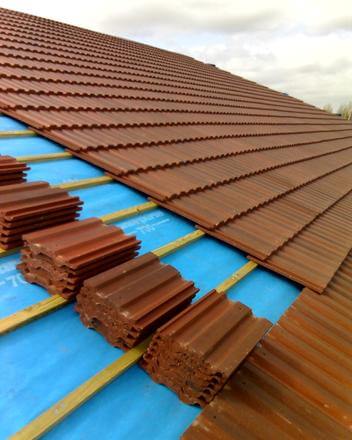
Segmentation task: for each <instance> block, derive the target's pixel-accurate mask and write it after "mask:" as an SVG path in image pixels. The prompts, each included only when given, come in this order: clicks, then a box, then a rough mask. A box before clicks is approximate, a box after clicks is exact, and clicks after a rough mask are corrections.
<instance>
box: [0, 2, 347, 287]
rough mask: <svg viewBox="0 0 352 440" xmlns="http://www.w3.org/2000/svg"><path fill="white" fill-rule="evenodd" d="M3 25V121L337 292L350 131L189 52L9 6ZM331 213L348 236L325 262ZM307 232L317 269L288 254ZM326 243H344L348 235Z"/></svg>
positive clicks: (273, 264)
mask: <svg viewBox="0 0 352 440" xmlns="http://www.w3.org/2000/svg"><path fill="white" fill-rule="evenodd" d="M0 17H1V20H0V29H1V37H0V41H1V45H2V48H1V57H0V65H1V76H0V109H1V110H2V111H3V112H5V113H7V114H9V115H12V116H14V117H16V118H18V119H21V120H23V121H24V122H26V123H28V124H30V125H31V126H32V127H34V128H35V129H36V130H37V131H39V132H40V133H42V134H43V135H45V136H47V137H49V138H51V139H53V140H55V141H58V142H60V143H62V144H63V145H65V146H67V147H68V148H70V149H71V151H72V152H73V153H74V154H75V155H77V156H79V157H81V158H84V159H85V160H87V161H89V162H92V163H94V164H96V165H99V166H101V167H102V168H104V169H106V170H107V171H109V172H110V173H112V174H113V175H114V176H115V177H116V178H117V179H118V180H120V181H123V182H124V183H126V184H128V185H130V186H133V187H136V188H138V189H140V190H142V191H144V192H146V193H147V194H149V195H151V196H153V197H154V198H156V199H157V201H158V202H159V203H160V204H162V205H163V206H165V207H167V208H169V209H171V210H173V211H175V212H177V213H180V214H182V215H184V216H185V217H187V218H189V219H191V220H193V221H195V222H197V223H198V224H199V225H201V226H202V227H203V228H206V229H207V230H208V231H211V232H212V233H213V234H214V235H216V236H217V237H218V238H220V239H222V240H224V241H227V242H229V243H231V244H234V245H235V246H238V247H240V248H241V249H243V250H245V251H247V252H248V253H250V254H251V255H253V256H254V257H256V258H258V259H259V260H260V262H262V263H263V264H265V265H267V266H269V267H270V268H271V269H273V270H275V271H278V272H280V273H284V274H286V275H289V276H290V277H291V278H293V279H295V280H297V281H299V282H301V283H303V284H305V285H306V286H309V287H311V288H314V289H315V290H317V291H322V290H323V289H324V288H325V287H326V285H327V283H328V282H329V280H330V279H331V277H332V276H333V274H334V273H335V271H336V270H337V268H338V267H339V265H340V264H341V263H342V261H343V258H344V257H345V255H346V254H347V252H348V251H349V249H350V248H351V246H352V230H351V227H350V224H349V223H348V222H347V219H348V217H349V216H350V215H351V213H350V212H349V210H348V209H340V208H339V207H337V208H336V204H337V203H340V201H341V203H342V204H346V200H347V199H346V197H348V194H349V192H350V191H351V190H352V177H351V172H352V124H351V123H350V122H347V121H344V120H343V119H341V118H339V117H337V116H334V115H331V114H328V113H326V112H324V111H322V110H319V109H317V108H315V107H313V106H311V105H308V104H305V103H303V102H302V101H300V100H297V99H294V98H292V97H289V96H286V95H284V94H282V93H279V92H276V91H273V90H270V89H268V88H267V87H264V86H260V85H258V84H256V83H254V82H252V81H248V80H245V79H243V78H241V77H239V76H235V75H232V74H230V73H228V72H225V71H222V70H220V69H217V68H216V67H214V66H211V65H207V64H204V63H201V62H199V61H196V60H194V59H193V58H191V57H188V56H184V55H179V54H175V53H172V52H168V51H165V50H161V49H157V48H153V47H150V46H146V45H143V44H140V43H134V42H131V41H127V40H124V39H121V38H116V37H111V36H107V35H103V34H100V33H97V32H92V31H88V30H84V29H80V28H77V27H74V26H69V25H65V24H61V23H57V22H54V21H51V20H46V19H42V18H37V17H33V16H30V15H26V14H21V13H17V12H12V11H8V10H5V9H0ZM342 182H345V183H344V184H342ZM335 187H336V189H335ZM347 205H348V203H347ZM332 209H335V210H336V209H338V210H339V216H340V220H341V223H342V225H346V228H345V229H346V233H345V238H344V241H343V246H342V248H343V249H342V248H341V249H340V248H339V251H338V252H337V254H336V258H335V257H334V258H333V259H331V261H329V263H328V264H327V265H324V264H321V259H320V256H321V247H320V238H319V233H320V232H321V229H319V228H320V226H319V225H318V226H316V222H317V221H318V220H319V218H320V217H321V216H323V215H325V214H326V215H327V216H328V217H334V216H335V214H334V212H331V210H332ZM263 217H265V219H269V221H267V223H266V225H265V228H263V230H262V229H261V227H260V231H261V233H260V237H261V238H262V240H258V233H257V228H258V225H261V224H262V220H263ZM288 219H289V220H290V221H288ZM328 223H329V224H330V221H328ZM308 227H312V228H313V229H314V230H315V229H317V228H318V229H317V230H318V235H317V234H316V233H314V234H312V235H311V237H310V238H309V243H310V245H309V250H308V251H303V252H304V255H307V259H309V260H310V261H311V266H312V267H314V269H315V270H314V271H310V270H308V271H307V270H306V269H305V265H306V262H307V259H305V258H303V259H302V258H297V259H296V263H295V267H294V268H292V264H291V257H290V256H289V255H288V256H287V258H286V257H285V256H284V257H282V252H281V251H284V249H285V247H287V246H288V247H289V248H291V247H296V243H295V242H293V240H298V241H300V240H301V235H302V234H303V233H305V230H306V228H308ZM327 227H328V228H329V226H327ZM275 229H278V234H277V236H276V234H275V237H273V234H272V231H273V230H275ZM329 240H330V242H331V243H332V246H333V248H337V247H340V241H341V237H340V235H339V234H338V233H337V228H335V229H333V230H332V232H331V233H330V238H329ZM304 248H306V246H304ZM278 253H280V256H278V257H277V254H278ZM316 272H318V273H316Z"/></svg>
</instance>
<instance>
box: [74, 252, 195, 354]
mask: <svg viewBox="0 0 352 440" xmlns="http://www.w3.org/2000/svg"><path fill="white" fill-rule="evenodd" d="M197 291H198V289H197V288H195V287H194V283H193V282H191V281H186V280H184V279H183V278H182V277H181V275H180V273H179V272H178V271H177V270H176V269H175V268H174V267H172V266H170V265H168V264H164V263H162V262H161V261H160V260H159V258H158V257H156V256H155V255H154V254H152V253H148V254H145V255H142V256H140V257H138V258H135V259H134V260H131V261H128V262H126V263H125V264H122V265H120V266H118V267H114V268H112V269H110V270H108V271H105V272H103V273H101V274H99V275H97V276H94V277H93V278H90V279H88V280H86V281H85V282H84V285H83V287H82V289H81V291H80V293H79V295H78V296H77V311H78V312H79V314H80V318H81V320H82V322H83V324H84V325H86V326H87V327H90V328H94V329H95V330H97V331H98V332H100V333H101V334H102V335H103V336H104V337H105V338H106V339H107V341H108V342H109V343H110V344H112V345H114V346H117V347H120V348H124V349H126V348H131V347H134V346H135V345H137V344H138V343H139V342H141V341H142V340H143V339H144V338H145V337H147V336H148V335H150V334H151V333H152V332H153V331H155V330H156V329H157V328H158V327H159V326H160V325H162V324H164V323H165V322H166V321H167V320H168V319H170V318H172V317H173V316H174V315H175V314H177V313H178V312H180V311H181V310H183V309H184V308H185V307H187V306H188V305H189V304H190V302H191V300H192V298H193V297H194V295H195V294H196V293H197Z"/></svg>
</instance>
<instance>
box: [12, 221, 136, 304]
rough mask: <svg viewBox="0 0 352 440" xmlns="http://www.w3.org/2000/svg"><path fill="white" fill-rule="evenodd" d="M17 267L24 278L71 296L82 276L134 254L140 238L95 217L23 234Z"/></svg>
mask: <svg viewBox="0 0 352 440" xmlns="http://www.w3.org/2000/svg"><path fill="white" fill-rule="evenodd" d="M24 240H25V246H24V248H23V249H22V251H21V257H22V258H21V263H20V264H19V266H18V268H19V269H20V270H21V272H22V274H23V275H24V277H25V278H26V280H27V281H29V282H31V283H36V284H40V285H41V286H43V287H45V288H46V289H47V290H48V292H49V293H51V294H54V295H55V294H57V295H61V296H63V297H64V298H67V299H70V298H72V297H74V296H75V295H76V294H77V293H78V291H79V289H80V288H81V286H82V283H83V281H84V280H85V279H87V278H90V277H92V276H94V275H96V274H98V273H100V272H103V271H105V270H107V269H108V268H110V267H113V266H116V265H118V264H121V263H124V262H125V261H128V260H130V259H131V258H134V257H135V256H136V255H137V250H138V249H139V246H140V241H138V240H136V237H135V236H131V235H125V234H124V233H123V231H122V230H121V229H120V228H118V227H116V226H107V225H104V223H103V222H102V221H101V220H99V219H95V218H90V219H86V220H83V221H76V222H71V223H66V224H65V225H62V226H56V227H53V228H49V229H43V230H41V231H37V232H33V233H31V234H27V235H25V236H24Z"/></svg>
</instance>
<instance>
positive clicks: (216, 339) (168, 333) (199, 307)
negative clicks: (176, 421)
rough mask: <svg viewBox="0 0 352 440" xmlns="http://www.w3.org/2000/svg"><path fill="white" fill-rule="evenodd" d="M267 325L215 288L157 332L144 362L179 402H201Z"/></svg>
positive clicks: (210, 396) (206, 400)
mask: <svg viewBox="0 0 352 440" xmlns="http://www.w3.org/2000/svg"><path fill="white" fill-rule="evenodd" d="M270 326H271V323H270V322H269V321H267V320H266V319H258V318H255V317H254V316H253V315H252V312H251V310H250V309H249V308H248V307H246V306H245V305H243V304H241V303H239V302H236V303H234V302H232V301H230V300H228V299H227V298H226V296H225V295H223V294H220V293H218V292H217V291H216V290H213V291H211V292H209V293H208V294H207V295H205V296H204V297H202V298H201V299H200V300H199V301H197V302H196V303H194V304H192V305H191V306H190V307H188V308H187V309H186V310H184V311H183V312H182V313H180V314H179V315H177V316H176V317H175V318H174V319H172V320H171V321H169V322H168V323H166V324H165V325H164V326H163V327H161V328H159V329H158V330H157V332H156V334H155V335H154V336H153V339H152V342H151V344H150V345H149V348H148V350H147V352H146V354H145V355H144V358H143V363H142V364H143V366H144V368H145V369H146V370H147V371H148V373H150V375H151V377H152V378H153V379H154V380H155V381H156V382H159V383H163V384H165V385H167V386H168V387H169V388H171V389H172V390H174V391H175V392H176V393H177V394H178V396H179V397H180V399H181V400H183V401H184V402H186V403H191V404H198V405H201V406H205V405H206V404H207V403H209V402H210V401H211V400H212V399H213V398H214V396H215V394H216V393H217V392H218V391H219V390H220V389H221V388H222V387H223V386H224V384H225V382H226V381H227V380H228V378H229V377H230V375H231V374H232V373H233V372H234V371H235V369H236V368H237V367H238V365H239V364H240V363H241V362H242V360H243V359H244V358H245V357H246V356H247V355H248V353H249V352H250V351H251V350H252V349H253V347H254V346H255V345H256V343H257V342H258V341H259V340H260V339H261V338H262V337H263V335H264V334H265V332H266V331H267V330H268V329H269V327H270Z"/></svg>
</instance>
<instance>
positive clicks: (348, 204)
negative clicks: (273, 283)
mask: <svg viewBox="0 0 352 440" xmlns="http://www.w3.org/2000/svg"><path fill="white" fill-rule="evenodd" d="M351 246H352V193H351V192H349V193H348V194H347V195H346V196H344V197H343V198H341V199H340V200H339V201H338V202H336V203H335V204H334V205H333V206H332V207H330V208H329V209H328V210H326V211H325V212H324V213H323V214H321V215H320V216H319V217H318V218H317V219H316V220H315V221H314V222H312V223H310V224H309V225H308V226H307V227H305V228H304V229H303V230H302V231H301V233H300V234H297V235H296V236H294V237H293V238H292V240H290V241H288V242H287V243H286V244H285V245H283V246H282V247H281V248H279V249H278V250H277V251H275V252H274V253H273V254H271V256H270V257H269V258H267V259H266V260H265V261H260V260H257V261H258V262H259V263H260V264H262V265H264V266H266V267H268V268H274V270H276V271H277V272H280V273H282V274H283V275H286V276H288V277H289V278H292V279H294V280H296V281H298V282H300V283H302V284H304V285H306V286H308V287H310V288H312V289H314V290H316V291H317V292H322V291H323V290H324V288H325V287H326V286H327V285H328V283H329V281H330V280H331V278H332V277H333V275H334V274H335V272H336V270H337V269H338V267H339V266H340V264H341V262H343V260H344V258H345V257H346V255H347V254H348V252H349V251H350V249H351Z"/></svg>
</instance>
